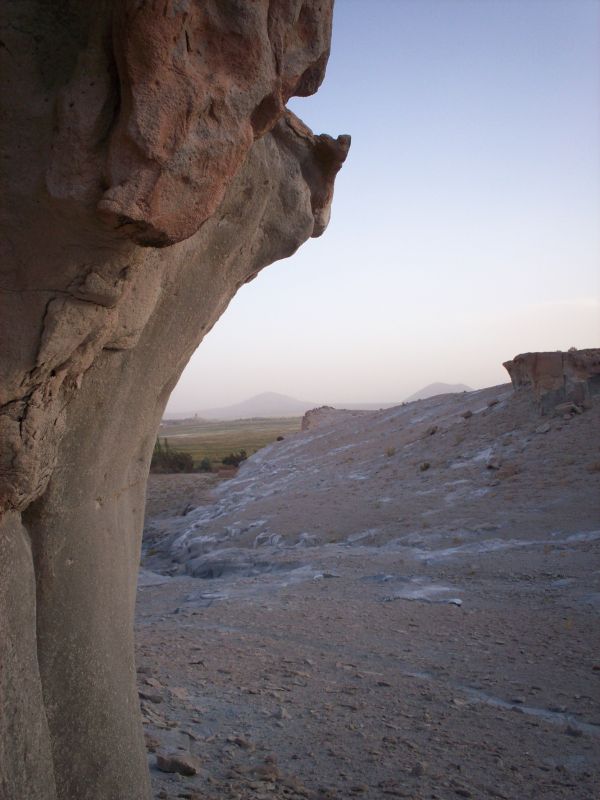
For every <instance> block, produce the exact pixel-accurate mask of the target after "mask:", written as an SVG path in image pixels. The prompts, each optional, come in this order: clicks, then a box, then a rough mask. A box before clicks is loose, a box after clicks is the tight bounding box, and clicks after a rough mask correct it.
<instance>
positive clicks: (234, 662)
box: [137, 385, 600, 800]
mask: <svg viewBox="0 0 600 800" xmlns="http://www.w3.org/2000/svg"><path fill="white" fill-rule="evenodd" d="M309 420H310V421H309V424H308V430H306V431H304V432H302V433H299V434H297V435H295V436H293V437H289V438H286V439H285V440H284V441H283V442H277V443H275V444H273V445H272V446H270V447H268V448H265V449H264V450H263V451H261V452H260V453H257V454H256V455H255V456H253V457H252V458H251V459H249V461H248V462H247V463H246V464H244V466H243V467H242V468H241V470H240V472H239V474H238V476H237V477H236V478H235V479H233V480H230V481H227V482H223V483H221V484H219V485H217V486H216V487H215V488H213V489H211V487H210V486H207V485H206V484H205V483H204V481H206V480H207V479H206V478H202V477H198V478H197V479H196V480H197V481H198V485H197V488H196V489H195V491H200V492H206V491H208V492H211V491H212V497H211V496H210V494H209V495H208V496H207V495H206V494H204V495H203V496H202V497H200V498H199V505H198V507H197V508H196V509H195V510H192V511H190V510H189V509H186V508H185V504H184V502H183V501H184V499H185V498H186V497H189V496H190V490H189V488H187V489H182V490H181V493H180V494H177V491H176V488H175V484H174V483H173V482H172V481H171V478H169V477H168V476H157V481H156V483H155V484H151V489H150V502H153V503H154V504H155V505H154V512H155V513H154V514H152V515H151V516H150V517H149V519H148V520H147V524H146V533H145V542H146V543H145V546H144V570H143V571H142V574H141V577H140V587H141V588H140V591H139V598H138V627H137V641H138V651H139V659H140V672H139V686H140V691H141V695H140V696H141V697H142V706H143V708H144V714H145V726H146V732H147V743H148V747H149V761H150V764H151V767H152V776H153V785H154V789H155V796H156V797H169V798H171V797H173V798H174V797H179V796H181V797H202V798H215V799H216V798H251V797H252V798H254V797H261V798H267V797H269V798H271V797H275V798H284V797H310V798H340V799H341V798H347V797H351V796H362V797H368V798H371V799H372V800H382V799H383V798H386V797H406V798H413V799H414V800H421V798H422V799H423V800H424V798H438V799H439V800H450V799H451V798H455V797H474V798H475V797H476V798H505V800H513V799H514V798H517V797H519V798H520V797H528V796H532V795H533V794H535V796H536V797H544V798H548V799H549V800H550V799H551V800H559V798H560V799H561V800H563V799H564V800H567V798H572V797H577V798H579V799H580V800H592V799H593V798H594V797H595V792H596V786H597V782H598V780H599V779H600V773H599V772H598V763H600V759H599V756H600V706H599V705H598V680H600V664H598V663H597V657H596V654H597V652H598V645H599V644H600V640H599V638H598V626H597V615H598V611H599V610H600V573H599V571H598V563H600V562H599V559H598V555H599V548H600V501H599V498H600V491H599V489H600V447H599V445H600V443H599V441H598V438H597V431H598V429H600V428H599V426H600V402H599V398H597V397H595V398H593V399H592V401H591V402H590V408H588V409H587V410H585V411H584V412H583V413H577V411H572V412H571V413H568V414H565V413H564V412H561V413H560V414H559V415H558V416H552V417H541V416H540V414H539V410H538V408H537V407H536V406H535V404H534V402H533V400H532V397H531V396H530V394H528V393H522V392H516V393H515V392H513V390H512V388H511V387H510V386H509V385H506V386H499V387H494V388H491V389H486V390H482V391H479V392H471V393H467V394H459V395H444V396H438V397H434V398H431V399H428V400H423V401H418V402H415V403H410V404H406V405H404V406H400V407H397V408H395V409H389V410H385V411H380V412H344V411H335V410H332V409H324V410H322V411H318V412H315V413H313V414H311V415H310V417H309ZM175 480H176V478H175V477H173V481H175ZM208 480H210V479H208ZM190 481H193V479H190ZM167 483H168V486H167ZM169 493H171V494H170V498H169ZM157 503H158V504H157ZM183 512H185V515H182V514H183ZM150 694H152V695H154V698H153V699H152V698H150V699H149V695H150ZM174 755H178V756H179V757H188V756H190V757H192V758H195V759H198V761H197V762H196V767H197V770H198V772H197V774H196V775H195V776H188V777H183V776H181V775H175V776H174V775H173V774H170V773H166V772H163V771H162V770H161V769H159V768H158V767H157V764H159V761H160V760H157V756H161V757H167V756H168V757H172V756H174ZM159 765H162V768H164V766H165V764H164V762H163V761H160V764H159ZM171 766H172V764H171Z"/></svg>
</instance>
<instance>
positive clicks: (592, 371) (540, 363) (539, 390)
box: [503, 348, 600, 414]
mask: <svg viewBox="0 0 600 800" xmlns="http://www.w3.org/2000/svg"><path fill="white" fill-rule="evenodd" d="M503 366H504V367H505V369H506V370H507V371H508V374H509V375H510V379H511V381H512V384H513V387H514V389H515V391H523V390H525V391H530V392H532V393H533V396H534V398H535V401H536V403H537V404H538V406H539V408H540V410H541V412H542V414H548V413H550V412H552V411H554V409H556V407H557V406H559V407H560V406H561V404H564V403H567V404H569V405H570V404H574V405H576V406H579V407H585V406H587V405H588V404H589V401H590V397H591V396H592V395H595V394H600V348H591V349H588V350H575V349H572V350H568V351H567V352H561V351H560V350H556V351H555V352H548V353H522V354H521V355H518V356H515V357H514V358H513V359H512V361H506V362H505V363H504V365H503ZM561 410H565V409H560V408H559V411H561Z"/></svg>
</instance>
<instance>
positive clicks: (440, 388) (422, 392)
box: [404, 383, 473, 403]
mask: <svg viewBox="0 0 600 800" xmlns="http://www.w3.org/2000/svg"><path fill="white" fill-rule="evenodd" d="M472 391H473V389H471V387H470V386H467V385H466V384H464V383H430V384H429V386H424V387H423V388H422V389H419V391H418V392H415V393H414V394H411V396H410V397H407V398H406V399H405V400H404V402H405V403H412V402H413V400H426V399H427V398H428V397H434V396H435V395H436V394H451V393H457V392H472Z"/></svg>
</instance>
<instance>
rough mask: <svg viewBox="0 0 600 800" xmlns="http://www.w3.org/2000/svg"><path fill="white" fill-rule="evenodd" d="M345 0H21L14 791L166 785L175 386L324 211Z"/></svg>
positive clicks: (15, 123) (5, 183)
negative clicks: (147, 573)
mask: <svg viewBox="0 0 600 800" xmlns="http://www.w3.org/2000/svg"><path fill="white" fill-rule="evenodd" d="M331 5H332V4H331V2H327V1H326V0H325V1H324V0H304V1H303V2H300V0H275V1H273V0H271V2H268V0H258V1H256V0H255V1H251V0H236V2H231V3H230V2H228V3H223V2H220V0H209V1H208V2H205V3H202V4H192V3H170V2H168V0H167V1H166V2H161V3H156V2H145V3H140V2H134V0H126V1H125V2H121V3H114V2H110V0H103V2H99V3H93V4H92V3H77V2H75V0H72V1H71V2H68V0H67V1H66V2H61V3H56V4H48V3H43V2H41V0H39V2H31V3H23V4H4V6H3V7H2V12H1V13H2V18H3V19H2V26H3V31H4V33H3V36H2V45H3V46H2V48H1V49H0V58H2V62H3V63H2V74H3V87H2V97H1V99H0V104H1V108H2V115H1V117H0V118H1V120H2V121H1V123H0V146H1V148H2V154H3V162H2V163H3V167H2V170H3V174H2V189H3V191H2V210H1V219H2V228H3V237H2V242H3V244H2V247H3V252H2V262H1V263H2V266H1V272H0V326H1V330H0V342H1V348H2V352H1V360H0V514H1V516H0V547H1V551H0V602H1V603H2V609H1V611H0V702H1V703H2V709H3V713H2V716H1V717H0V796H1V797H2V798H3V800H5V798H6V800H17V799H18V800H22V798H25V797H26V798H28V800H53V799H54V798H60V800H71V799H72V798H73V799H74V798H77V800H106V798H111V800H142V798H143V799H144V800H147V798H148V796H149V788H148V779H147V767H146V756H145V751H144V746H143V741H142V736H141V728H140V723H139V713H138V712H139V708H138V698H137V693H136V689H135V680H134V679H135V665H134V659H133V641H132V615H133V607H134V601H135V582H136V574H137V566H138V561H139V551H140V539H141V527H142V521H143V503H144V493H145V484H146V476H147V472H148V466H149V459H150V455H151V451H152V447H153V444H154V440H155V436H156V430H157V427H158V423H159V421H160V418H161V415H162V412H163V409H164V405H165V404H166V401H167V399H168V396H169V393H170V391H171V389H172V388H173V386H174V385H175V383H176V381H177V379H178V377H179V375H180V373H181V371H182V369H183V367H184V366H185V364H186V362H187V360H188V359H189V357H190V355H191V353H192V352H193V350H194V349H195V348H196V347H197V346H198V344H199V342H200V341H201V340H202V338H203V336H204V335H205V334H206V332H207V331H208V330H210V328H211V327H212V326H213V325H214V324H215V322H216V320H217V319H218V317H219V316H220V315H221V314H222V312H223V311H224V309H225V308H226V306H227V304H228V302H229V300H230V299H231V297H232V296H233V295H234V293H235V292H236V291H237V289H239V288H240V286H242V285H243V284H244V282H246V281H248V280H250V279H252V278H253V277H254V276H255V275H256V274H257V273H258V272H259V271H260V270H261V269H262V268H263V267H264V266H266V265H267V264H270V263H271V262H273V261H275V260H277V259H280V258H285V257H287V256H289V255H291V254H292V253H293V252H294V251H295V250H296V249H297V248H298V247H299V246H300V245H301V244H302V243H303V242H304V241H305V240H306V239H307V238H308V237H310V236H316V235H319V234H320V233H321V232H322V231H323V230H324V227H325V225H326V222H327V219H328V215H329V205H330V203H331V198H332V192H333V181H334V178H335V174H336V172H337V170H338V169H339V168H340V166H341V164H342V162H343V161H344V158H345V157H346V153H347V151H348V146H349V139H348V137H344V136H342V137H339V138H338V139H332V138H331V137H329V136H326V135H321V136H315V135H314V134H312V133H311V132H310V131H309V130H308V128H306V127H305V126H304V125H303V124H302V123H301V122H300V121H299V120H298V119H297V118H296V117H295V116H294V115H293V114H291V113H290V112H288V111H286V110H285V107H284V104H285V102H286V101H287V99H288V98H289V97H290V96H291V95H293V94H301V95H302V94H310V93H311V92H314V91H316V89H317V88H318V85H319V83H320V81H321V80H322V78H323V74H324V69H325V65H326V62H327V57H328V52H329V40H330V33H331Z"/></svg>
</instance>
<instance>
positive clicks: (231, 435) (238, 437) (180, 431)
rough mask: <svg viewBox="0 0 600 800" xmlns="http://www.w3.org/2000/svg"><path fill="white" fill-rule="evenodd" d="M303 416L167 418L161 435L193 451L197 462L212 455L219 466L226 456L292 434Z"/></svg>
mask: <svg viewBox="0 0 600 800" xmlns="http://www.w3.org/2000/svg"><path fill="white" fill-rule="evenodd" d="M301 420H302V418H301V417H283V418H276V419H236V420H231V421H230V420H226V421H222V420H218V421H207V420H182V421H181V422H180V421H175V420H166V421H163V422H162V423H161V426H160V429H159V432H158V435H159V438H160V439H161V441H163V440H164V439H167V441H168V442H169V446H170V447H171V448H173V449H174V450H180V451H182V452H184V453H190V454H191V456H192V458H193V459H194V466H197V465H198V463H199V462H200V461H201V460H202V459H203V458H209V459H210V461H211V463H212V465H213V468H217V467H218V466H219V465H220V463H221V461H222V459H223V458H224V456H227V455H229V453H237V452H239V451H240V450H245V451H246V452H247V453H248V455H249V456H251V455H252V453H255V452H256V451H257V450H260V449H261V447H265V445H267V444H270V443H271V442H274V441H275V440H276V439H277V437H278V436H289V435H290V434H292V433H297V432H298V431H299V430H300V423H301Z"/></svg>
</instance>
